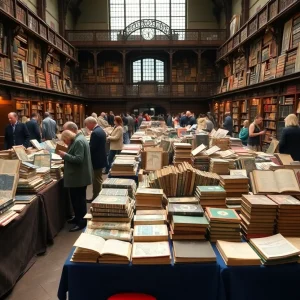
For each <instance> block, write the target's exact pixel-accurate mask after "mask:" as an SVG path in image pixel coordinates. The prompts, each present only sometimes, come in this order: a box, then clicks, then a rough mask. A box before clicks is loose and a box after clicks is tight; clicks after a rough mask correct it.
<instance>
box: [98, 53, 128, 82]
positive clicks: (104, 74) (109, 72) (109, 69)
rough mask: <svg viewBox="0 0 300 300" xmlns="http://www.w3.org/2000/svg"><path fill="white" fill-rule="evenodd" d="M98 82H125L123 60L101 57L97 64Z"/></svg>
mask: <svg viewBox="0 0 300 300" xmlns="http://www.w3.org/2000/svg"><path fill="white" fill-rule="evenodd" d="M97 82H101V83H104V82H107V83H111V82H115V83H122V82H123V66H122V61H121V60H116V59H111V60H104V59H100V61H98V66H97Z"/></svg>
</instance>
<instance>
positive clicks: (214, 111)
mask: <svg viewBox="0 0 300 300" xmlns="http://www.w3.org/2000/svg"><path fill="white" fill-rule="evenodd" d="M213 113H214V118H215V121H216V124H219V102H214V107H213Z"/></svg>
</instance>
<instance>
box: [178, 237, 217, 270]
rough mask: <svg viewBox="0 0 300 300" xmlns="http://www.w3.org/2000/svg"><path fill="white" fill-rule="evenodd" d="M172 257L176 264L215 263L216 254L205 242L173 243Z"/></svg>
mask: <svg viewBox="0 0 300 300" xmlns="http://www.w3.org/2000/svg"><path fill="white" fill-rule="evenodd" d="M173 257H174V262H175V263H176V264H177V263H209V262H215V261H216V254H215V252H214V250H213V248H212V246H211V244H210V242H207V241H173Z"/></svg>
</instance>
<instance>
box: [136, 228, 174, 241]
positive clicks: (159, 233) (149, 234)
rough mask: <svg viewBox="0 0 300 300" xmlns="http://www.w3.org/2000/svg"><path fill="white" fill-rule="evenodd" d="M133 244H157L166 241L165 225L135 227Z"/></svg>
mask: <svg viewBox="0 0 300 300" xmlns="http://www.w3.org/2000/svg"><path fill="white" fill-rule="evenodd" d="M133 236H134V241H135V242H157V241H167V240H168V236H169V235H168V228H167V225H135V226H134V233H133Z"/></svg>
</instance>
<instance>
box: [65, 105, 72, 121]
mask: <svg viewBox="0 0 300 300" xmlns="http://www.w3.org/2000/svg"><path fill="white" fill-rule="evenodd" d="M64 117H65V122H68V121H72V122H74V117H73V105H72V104H65V105H64Z"/></svg>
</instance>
